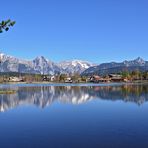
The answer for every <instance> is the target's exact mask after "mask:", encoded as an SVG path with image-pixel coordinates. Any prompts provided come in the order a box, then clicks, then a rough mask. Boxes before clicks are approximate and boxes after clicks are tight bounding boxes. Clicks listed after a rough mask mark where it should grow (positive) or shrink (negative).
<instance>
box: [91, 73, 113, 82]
mask: <svg viewBox="0 0 148 148" xmlns="http://www.w3.org/2000/svg"><path fill="white" fill-rule="evenodd" d="M110 80H111V79H110V78H102V77H100V76H97V75H94V76H92V77H90V82H94V83H105V82H107V83H108V82H110Z"/></svg>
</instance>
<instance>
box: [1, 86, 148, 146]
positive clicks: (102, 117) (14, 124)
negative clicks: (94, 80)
mask: <svg viewBox="0 0 148 148" xmlns="http://www.w3.org/2000/svg"><path fill="white" fill-rule="evenodd" d="M0 89H1V90H2V89H3V90H6V89H8V90H11V89H12V90H16V93H14V94H7V95H6V94H5V95H2V94H1V95H0V148H7V147H8V148H10V147H11V148H48V147H50V148H73V147H74V148H79V147H80V148H83V147H85V148H125V147H129V148H148V85H147V84H143V85H142V84H139V85H130V84H129V85H125V84H110V85H105V84H102V85H91V84H88V85H86V84H85V85H82V84H81V85H63V84H56V85H55V84H50V85H49V84H46V85H45V84H44V85H43V84H31V85H22V84H20V85H1V86H0Z"/></svg>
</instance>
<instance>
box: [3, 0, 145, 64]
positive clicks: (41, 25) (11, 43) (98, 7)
mask: <svg viewBox="0 0 148 148" xmlns="http://www.w3.org/2000/svg"><path fill="white" fill-rule="evenodd" d="M0 5H1V8H0V20H3V19H4V20H5V19H8V18H11V19H12V20H15V21H16V22H17V23H16V25H15V26H14V27H13V28H11V29H10V30H9V31H8V32H5V33H2V34H0V50H1V51H2V52H4V53H7V54H9V55H13V56H17V57H19V58H25V59H33V58H35V57H36V56H40V55H43V56H45V57H46V58H48V59H51V60H53V61H61V60H69V59H82V60H87V61H91V62H95V63H102V62H109V61H122V60H125V59H134V58H136V57H138V56H140V57H142V58H144V59H146V60H148V1H147V0H7V1H5V0H3V1H1V2H0Z"/></svg>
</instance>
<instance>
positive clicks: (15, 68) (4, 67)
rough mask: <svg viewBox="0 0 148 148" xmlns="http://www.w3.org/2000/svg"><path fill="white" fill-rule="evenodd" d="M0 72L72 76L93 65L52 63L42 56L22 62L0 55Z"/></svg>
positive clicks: (70, 62) (78, 62) (86, 63)
mask: <svg viewBox="0 0 148 148" xmlns="http://www.w3.org/2000/svg"><path fill="white" fill-rule="evenodd" d="M0 62H1V63H0V72H19V73H33V74H50V75H53V74H60V73H65V74H73V73H79V74H80V73H82V72H83V71H84V70H86V69H88V68H89V67H91V66H94V64H92V63H90V62H86V61H82V60H71V61H62V62H59V63H55V62H52V61H50V60H48V59H46V58H45V57H43V56H40V57H36V58H35V59H34V60H24V59H19V58H16V57H13V56H9V55H6V54H3V53H0Z"/></svg>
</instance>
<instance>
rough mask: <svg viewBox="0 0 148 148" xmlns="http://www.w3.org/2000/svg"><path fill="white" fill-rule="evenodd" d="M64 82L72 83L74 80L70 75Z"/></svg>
mask: <svg viewBox="0 0 148 148" xmlns="http://www.w3.org/2000/svg"><path fill="white" fill-rule="evenodd" d="M64 82H65V83H72V82H73V81H72V78H70V77H68V78H66V79H65V81H64Z"/></svg>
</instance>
